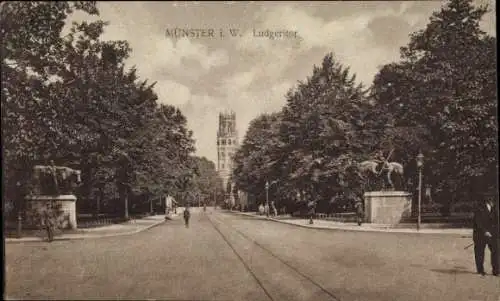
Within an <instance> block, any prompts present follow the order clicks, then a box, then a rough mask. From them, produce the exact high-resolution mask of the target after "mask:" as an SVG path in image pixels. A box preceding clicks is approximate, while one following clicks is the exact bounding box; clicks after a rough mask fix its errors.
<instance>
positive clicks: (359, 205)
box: [355, 200, 365, 226]
mask: <svg viewBox="0 0 500 301" xmlns="http://www.w3.org/2000/svg"><path fill="white" fill-rule="evenodd" d="M355 206H356V218H357V220H358V226H361V224H362V223H363V217H364V213H365V212H364V210H363V203H361V201H359V200H358V201H356V205H355Z"/></svg>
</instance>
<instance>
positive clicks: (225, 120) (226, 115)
mask: <svg viewBox="0 0 500 301" xmlns="http://www.w3.org/2000/svg"><path fill="white" fill-rule="evenodd" d="M237 148H238V132H237V131H236V114H235V113H234V112H233V111H231V112H221V113H219V130H218V131H217V171H218V172H219V175H220V177H221V178H222V183H223V185H224V186H223V187H224V190H226V188H227V183H228V182H229V179H230V177H231V173H232V169H233V156H234V154H235V152H236V150H237ZM226 193H229V192H228V191H226Z"/></svg>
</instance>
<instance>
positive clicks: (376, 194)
mask: <svg viewBox="0 0 500 301" xmlns="http://www.w3.org/2000/svg"><path fill="white" fill-rule="evenodd" d="M364 199H365V222H367V223H375V224H392V225H393V224H398V223H400V222H401V220H402V219H403V218H404V217H409V216H410V215H411V194H410V193H408V192H406V191H370V192H366V193H365V194H364Z"/></svg>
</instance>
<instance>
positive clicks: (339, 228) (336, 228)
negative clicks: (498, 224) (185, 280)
mask: <svg viewBox="0 0 500 301" xmlns="http://www.w3.org/2000/svg"><path fill="white" fill-rule="evenodd" d="M227 212H228V213H234V214H239V215H244V216H250V217H254V218H258V219H262V220H267V221H272V222H276V223H281V224H287V225H291V226H297V227H302V228H308V229H317V230H330V231H332V230H333V231H345V232H347V231H357V232H378V233H402V234H417V235H449V236H459V237H462V238H470V237H472V233H470V234H464V233H457V232H442V231H435V232H428V231H425V229H424V231H421V232H417V231H416V230H413V229H405V228H398V229H392V228H388V229H378V228H359V229H353V228H345V227H343V226H336V225H333V226H332V227H318V226H317V225H314V224H313V225H309V224H303V225H302V224H296V223H289V222H286V221H283V220H279V219H274V218H270V217H269V218H268V217H265V216H258V215H252V214H247V213H243V212H235V211H227ZM304 221H305V220H304ZM471 231H472V230H471Z"/></svg>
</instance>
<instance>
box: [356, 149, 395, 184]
mask: <svg viewBox="0 0 500 301" xmlns="http://www.w3.org/2000/svg"><path fill="white" fill-rule="evenodd" d="M392 152H393V150H391V152H390V153H389V155H388V156H387V158H384V157H383V154H382V152H377V153H376V154H375V156H374V158H373V159H370V160H366V161H363V162H361V163H359V165H358V168H359V171H360V172H361V174H362V175H365V174H367V173H368V174H369V175H371V176H375V177H379V176H380V175H381V174H382V172H384V171H386V172H387V173H386V178H385V180H386V181H387V183H384V185H383V186H384V187H386V186H387V185H386V184H388V185H389V186H390V188H391V189H392V190H394V189H395V186H394V183H393V181H392V175H393V173H395V174H396V175H398V176H400V177H401V179H402V178H403V175H404V168H403V165H402V164H401V163H398V162H389V158H390V156H391V155H392ZM380 164H381V167H380V168H378V166H379V165H380Z"/></svg>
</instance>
